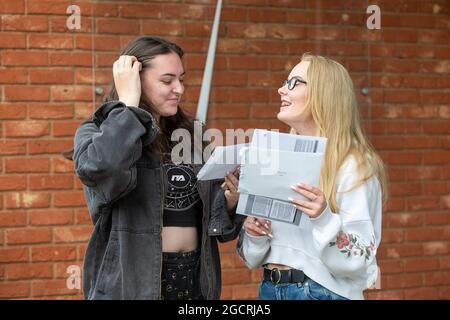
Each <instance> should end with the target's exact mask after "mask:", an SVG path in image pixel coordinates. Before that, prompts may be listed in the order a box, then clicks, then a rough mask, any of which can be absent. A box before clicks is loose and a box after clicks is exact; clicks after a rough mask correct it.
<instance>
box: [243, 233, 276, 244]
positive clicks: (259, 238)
mask: <svg viewBox="0 0 450 320" xmlns="http://www.w3.org/2000/svg"><path fill="white" fill-rule="evenodd" d="M245 236H246V237H247V238H248V241H249V242H252V243H253V244H255V245H257V246H258V245H259V246H261V245H264V244H265V243H266V242H267V241H270V238H269V237H268V236H252V235H251V234H249V233H248V232H247V231H245Z"/></svg>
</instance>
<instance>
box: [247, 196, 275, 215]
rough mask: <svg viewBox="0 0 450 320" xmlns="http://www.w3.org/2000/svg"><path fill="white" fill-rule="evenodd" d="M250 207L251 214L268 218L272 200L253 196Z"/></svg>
mask: <svg viewBox="0 0 450 320" xmlns="http://www.w3.org/2000/svg"><path fill="white" fill-rule="evenodd" d="M252 200H253V205H252V214H254V215H258V216H264V217H268V216H269V213H270V208H271V207H272V199H269V198H265V197H259V196H254V198H253V199H252Z"/></svg>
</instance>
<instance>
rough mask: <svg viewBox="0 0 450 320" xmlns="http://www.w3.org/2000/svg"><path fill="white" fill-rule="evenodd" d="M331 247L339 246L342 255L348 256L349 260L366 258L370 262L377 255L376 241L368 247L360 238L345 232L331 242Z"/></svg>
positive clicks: (340, 232) (341, 232)
mask: <svg viewBox="0 0 450 320" xmlns="http://www.w3.org/2000/svg"><path fill="white" fill-rule="evenodd" d="M329 246H330V247H334V246H337V247H338V249H339V250H340V251H341V252H342V253H344V254H346V255H347V258H350V257H353V256H361V257H362V256H365V258H366V260H369V259H370V257H371V256H372V255H374V253H375V239H373V240H372V241H371V242H370V245H368V246H367V245H364V244H363V243H361V241H360V238H359V237H358V236H356V235H354V234H351V233H348V234H347V233H345V232H343V231H339V233H338V235H337V237H336V241H334V242H333V241H332V242H330V243H329Z"/></svg>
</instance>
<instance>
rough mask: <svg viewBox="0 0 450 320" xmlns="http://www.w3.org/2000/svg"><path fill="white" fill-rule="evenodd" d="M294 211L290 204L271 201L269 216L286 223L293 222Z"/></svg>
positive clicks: (295, 209)
mask: <svg viewBox="0 0 450 320" xmlns="http://www.w3.org/2000/svg"><path fill="white" fill-rule="evenodd" d="M296 211H297V208H295V207H294V206H293V205H292V204H290V203H286V202H281V201H276V200H273V203H272V210H270V215H269V216H270V217H271V218H275V219H278V220H282V221H286V222H294V219H295V212H296Z"/></svg>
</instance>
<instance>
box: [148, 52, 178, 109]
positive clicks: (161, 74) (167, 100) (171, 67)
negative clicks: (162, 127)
mask: <svg viewBox="0 0 450 320" xmlns="http://www.w3.org/2000/svg"><path fill="white" fill-rule="evenodd" d="M184 75H185V71H184V67H183V63H182V61H181V58H180V57H179V56H178V55H177V54H176V53H168V54H162V55H159V56H156V57H155V58H154V59H152V60H151V62H150V67H148V68H145V69H144V71H143V72H142V75H141V83H142V93H143V95H144V96H145V98H146V99H147V100H148V101H150V102H151V104H152V109H153V112H154V113H156V115H157V116H163V117H168V116H173V115H175V114H176V113H177V110H178V104H179V103H180V100H181V96H182V95H183V92H184V84H183V81H184Z"/></svg>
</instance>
